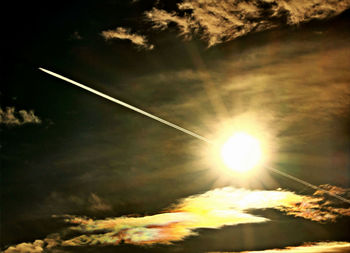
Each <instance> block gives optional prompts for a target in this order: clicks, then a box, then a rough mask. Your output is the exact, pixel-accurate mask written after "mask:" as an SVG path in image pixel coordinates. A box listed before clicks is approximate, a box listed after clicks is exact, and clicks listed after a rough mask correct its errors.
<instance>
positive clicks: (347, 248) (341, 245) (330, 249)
mask: <svg viewBox="0 0 350 253" xmlns="http://www.w3.org/2000/svg"><path fill="white" fill-rule="evenodd" d="M259 252H264V253H275V252H276V253H277V252H278V253H283V252H300V253H321V252H322V253H337V252H338V253H340V252H350V243H349V242H319V243H308V244H305V245H303V246H297V247H286V248H284V249H269V250H261V251H242V252H240V253H259ZM211 253H219V252H211ZM221 253H224V252H221ZM226 253H228V252H226ZM232 253H233V252H232ZM236 253H237V252H236Z"/></svg>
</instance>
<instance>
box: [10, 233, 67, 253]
mask: <svg viewBox="0 0 350 253" xmlns="http://www.w3.org/2000/svg"><path fill="white" fill-rule="evenodd" d="M59 243H60V238H59V235H58V234H52V235H50V236H48V237H47V238H45V239H44V240H35V241H34V242H33V243H26V242H24V243H20V244H17V245H15V246H10V247H9V248H7V249H6V250H5V251H4V253H23V252H25V253H41V252H47V251H48V250H51V249H53V248H55V247H56V246H58V245H59ZM50 252H51V251H50ZM52 252H56V253H60V252H63V251H60V250H58V249H54V251H52Z"/></svg>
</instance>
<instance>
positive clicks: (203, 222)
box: [5, 187, 350, 253]
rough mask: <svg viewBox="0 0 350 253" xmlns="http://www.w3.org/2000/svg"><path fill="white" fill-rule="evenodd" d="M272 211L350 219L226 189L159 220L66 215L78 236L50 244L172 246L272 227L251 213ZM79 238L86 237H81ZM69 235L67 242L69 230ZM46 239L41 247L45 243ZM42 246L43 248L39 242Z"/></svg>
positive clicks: (285, 196)
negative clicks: (223, 232) (209, 233)
mask: <svg viewBox="0 0 350 253" xmlns="http://www.w3.org/2000/svg"><path fill="white" fill-rule="evenodd" d="M95 199H96V198H95ZM98 199H99V198H98ZM95 202H96V200H95ZM97 202H99V201H97ZM102 206H103V205H102ZM268 208H272V209H276V210H279V211H281V212H283V213H284V214H286V215H291V216H295V217H301V218H304V219H308V220H312V221H316V222H327V221H329V222H332V221H334V220H335V219H336V218H338V217H340V216H342V215H349V211H350V210H349V209H346V208H343V212H342V211H339V210H338V209H339V208H335V207H333V206H332V202H331V201H329V200H328V201H326V196H305V195H298V194H296V193H293V192H290V191H281V190H276V191H259V190H247V189H237V188H233V187H225V188H219V189H214V190H211V191H208V192H205V193H203V194H198V195H193V196H190V197H188V198H185V199H182V200H180V201H179V202H178V203H176V204H174V205H172V206H170V207H169V208H168V209H166V210H165V211H163V212H161V213H159V214H155V215H149V216H143V217H126V216H122V217H116V218H107V219H102V220H94V219H92V218H87V217H80V216H72V215H65V216H63V218H64V219H65V221H66V222H67V223H69V224H71V225H73V226H72V227H71V228H70V229H69V230H70V231H72V232H73V235H74V236H73V237H72V238H70V239H69V238H68V239H66V240H61V239H56V241H55V242H56V244H53V243H51V244H50V245H60V246H61V247H65V246H69V247H72V246H86V245H118V244H120V243H122V242H124V243H128V244H134V245H150V244H171V243H172V242H176V241H181V240H183V239H184V238H186V237H188V236H191V235H192V236H193V235H197V234H198V233H197V232H196V230H197V229H199V228H210V229H218V228H221V227H223V226H234V225H238V224H246V223H262V222H267V221H269V219H267V218H264V217H260V216H257V215H253V214H250V213H249V210H253V209H255V210H257V209H258V210H259V209H260V210H263V209H268ZM345 210H346V211H347V212H345ZM56 217H57V216H56ZM77 233H78V234H80V235H78V236H77ZM65 235H66V237H67V231H66V232H65ZM50 238H52V236H51V237H50ZM45 240H46V239H45ZM45 240H44V241H40V243H41V244H43V242H45ZM20 245H22V246H21V247H24V246H28V247H29V246H30V245H32V246H33V244H19V245H17V246H13V247H12V248H15V247H19V246H20ZM36 245H39V242H38V241H37V242H36ZM39 246H40V245H39ZM10 249H11V248H9V249H8V250H10ZM5 252H6V253H8V252H12V251H5ZM38 252H40V251H38Z"/></svg>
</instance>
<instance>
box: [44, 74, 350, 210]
mask: <svg viewBox="0 0 350 253" xmlns="http://www.w3.org/2000/svg"><path fill="white" fill-rule="evenodd" d="M39 69H40V70H41V71H44V72H46V73H47V74H49V75H52V76H54V77H57V78H59V79H62V80H64V81H66V82H69V83H71V84H74V85H76V86H78V87H80V88H83V89H84V90H87V91H90V92H91V93H94V94H96V95H98V96H100V97H103V98H105V99H108V100H110V101H112V102H114V103H116V104H119V105H121V106H124V107H126V108H129V109H130V110H133V111H135V112H138V113H140V114H142V115H145V116H147V117H149V118H151V119H154V120H156V121H159V122H160V123H163V124H165V125H167V126H170V127H172V128H175V129H177V130H179V131H181V132H184V133H186V134H188V135H191V136H193V137H195V138H197V139H199V140H201V141H204V142H206V143H209V144H212V145H214V144H215V143H214V142H213V141H211V140H209V139H207V138H205V137H203V136H201V135H198V134H196V133H194V132H192V131H190V130H187V129H185V128H183V127H180V126H178V125H175V124H173V123H171V122H169V121H166V120H164V119H162V118H159V117H157V116H155V115H153V114H150V113H148V112H146V111H144V110H141V109H139V108H137V107H135V106H132V105H129V104H127V103H125V102H123V101H121V100H119V99H116V98H113V97H111V96H108V95H106V94H104V93H102V92H99V91H97V90H94V89H92V88H90V87H87V86H85V85H83V84H81V83H78V82H76V81H73V80H71V79H69V78H67V77H64V76H62V75H59V74H56V73H54V72H52V71H50V70H47V69H44V68H39ZM266 168H267V169H269V170H271V171H273V172H275V173H277V174H279V175H282V176H284V177H287V178H289V179H292V180H294V181H296V182H299V183H301V184H303V185H306V186H308V187H310V188H313V189H316V190H320V191H322V192H324V193H327V194H328V195H329V196H332V197H335V198H337V199H339V200H341V201H344V202H346V203H349V204H350V200H348V199H346V198H343V197H341V196H339V195H337V194H335V193H332V192H330V191H327V190H325V189H322V188H320V187H318V186H316V185H313V184H310V183H308V182H306V181H304V180H302V179H299V178H297V177H294V176H292V175H289V174H287V173H285V172H282V171H279V170H277V169H274V168H271V167H266Z"/></svg>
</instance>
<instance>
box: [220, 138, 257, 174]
mask: <svg viewBox="0 0 350 253" xmlns="http://www.w3.org/2000/svg"><path fill="white" fill-rule="evenodd" d="M221 158H222V161H223V163H224V164H225V165H226V166H227V167H228V168H230V169H231V170H233V171H235V172H239V173H244V172H248V171H250V170H251V169H253V168H254V167H255V166H256V165H257V164H259V162H260V161H261V158H262V152H261V146H260V143H259V141H258V140H257V139H256V138H254V137H253V136H251V135H249V134H247V133H245V132H237V133H235V134H234V135H232V136H231V137H230V138H229V139H228V140H227V141H226V142H225V143H224V144H223V145H222V148H221Z"/></svg>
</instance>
